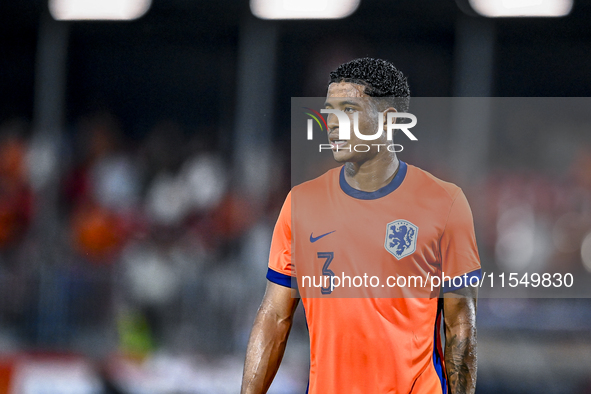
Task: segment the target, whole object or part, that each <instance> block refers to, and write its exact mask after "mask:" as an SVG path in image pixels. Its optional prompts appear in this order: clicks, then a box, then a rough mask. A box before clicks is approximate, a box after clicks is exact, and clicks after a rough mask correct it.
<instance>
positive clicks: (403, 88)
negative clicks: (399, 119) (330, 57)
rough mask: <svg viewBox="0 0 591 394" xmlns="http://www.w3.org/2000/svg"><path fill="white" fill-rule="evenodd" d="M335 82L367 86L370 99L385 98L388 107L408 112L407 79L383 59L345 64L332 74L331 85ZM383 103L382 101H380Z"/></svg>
mask: <svg viewBox="0 0 591 394" xmlns="http://www.w3.org/2000/svg"><path fill="white" fill-rule="evenodd" d="M334 82H337V83H338V82H350V83H356V84H359V85H363V86H365V92H364V93H365V94H367V95H368V96H370V97H385V98H387V99H386V100H385V102H386V103H387V104H388V105H394V108H396V110H397V111H398V112H407V111H408V107H409V104H410V89H409V87H408V81H407V80H406V77H405V76H404V75H403V74H402V72H401V71H400V70H398V69H397V68H396V67H394V65H393V64H392V63H390V62H389V61H386V60H382V59H374V58H371V57H365V58H360V59H355V60H351V61H350V62H347V63H343V64H341V65H340V66H339V67H337V69H336V70H334V71H332V72H331V73H330V81H329V83H328V84H329V85H330V84H331V83H334ZM380 101H381V100H380Z"/></svg>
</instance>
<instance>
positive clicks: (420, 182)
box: [407, 164, 462, 201]
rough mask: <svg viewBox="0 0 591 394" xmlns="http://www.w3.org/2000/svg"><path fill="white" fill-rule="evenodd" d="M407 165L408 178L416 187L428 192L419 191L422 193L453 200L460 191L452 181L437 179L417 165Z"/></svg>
mask: <svg viewBox="0 0 591 394" xmlns="http://www.w3.org/2000/svg"><path fill="white" fill-rule="evenodd" d="M407 166H408V175H407V176H409V180H410V181H411V182H412V183H413V184H415V186H416V187H420V188H421V190H423V191H428V193H421V194H423V195H424V194H427V195H430V196H432V197H438V198H442V197H443V198H449V199H450V201H453V200H455V198H456V197H457V196H458V195H459V194H460V193H461V192H462V189H461V188H460V187H459V186H457V185H456V184H454V183H451V182H447V181H444V180H442V179H439V178H437V177H436V176H435V175H433V174H431V173H430V172H428V171H425V170H423V169H422V168H419V167H417V166H414V165H411V164H407Z"/></svg>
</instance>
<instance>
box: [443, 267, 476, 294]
mask: <svg viewBox="0 0 591 394" xmlns="http://www.w3.org/2000/svg"><path fill="white" fill-rule="evenodd" d="M474 277H476V278H478V281H476V280H472V282H471V281H470V279H471V278H474ZM481 279H482V270H481V269H477V270H476V271H472V272H468V273H467V274H464V275H458V276H454V277H453V278H451V279H450V280H446V281H445V282H443V287H442V288H441V291H442V292H443V293H448V292H450V291H455V290H459V289H463V288H464V287H468V286H471V284H474V285H475V287H476V286H477V285H478V284H479V283H480V280H481Z"/></svg>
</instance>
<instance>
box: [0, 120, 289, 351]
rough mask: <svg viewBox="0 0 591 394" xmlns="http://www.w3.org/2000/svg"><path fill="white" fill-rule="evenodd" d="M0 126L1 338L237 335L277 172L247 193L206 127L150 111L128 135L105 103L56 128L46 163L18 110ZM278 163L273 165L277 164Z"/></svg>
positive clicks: (273, 211) (218, 346)
mask: <svg viewBox="0 0 591 394" xmlns="http://www.w3.org/2000/svg"><path fill="white" fill-rule="evenodd" d="M0 138H1V141H0V293H1V294H0V336H1V337H2V338H3V342H4V343H5V347H10V346H13V347H15V348H22V347H25V348H26V347H27V346H35V347H36V348H49V349H51V348H52V347H59V348H64V346H66V348H68V347H69V348H76V347H78V349H75V350H82V351H86V352H91V353H97V352H98V353H101V352H107V351H108V350H113V348H115V349H117V348H119V349H122V350H124V351H127V352H132V353H142V352H149V351H151V350H154V349H156V348H158V347H161V346H167V347H173V348H180V349H183V350H195V351H199V352H205V353H207V352H208V351H212V352H220V351H221V352H230V351H233V350H235V347H236V346H237V345H238V344H242V342H243V341H244V338H243V337H244V336H246V335H247V333H244V332H243V331H244V330H246V329H247V328H246V327H247V326H249V325H250V322H248V323H247V320H249V319H250V318H252V316H253V314H254V312H255V309H256V302H257V301H255V299H258V298H260V296H261V292H262V291H263V289H264V281H265V279H264V277H265V273H266V258H267V257H266V253H268V246H269V244H270V238H271V233H272V228H273V224H274V220H275V218H276V217H277V215H278V211H279V209H280V208H281V204H282V202H283V198H284V196H285V195H286V194H287V191H288V188H289V177H288V176H286V174H284V176H281V177H280V178H279V180H278V181H277V182H275V184H274V185H272V186H271V188H270V189H269V191H268V193H267V195H266V197H265V199H264V200H260V199H259V200H253V199H252V198H249V197H248V195H247V194H245V193H241V190H239V189H237V188H236V187H234V186H233V185H234V184H236V182H235V181H236V180H235V179H233V173H234V172H233V171H232V166H233V165H234V163H233V162H232V158H231V157H230V152H224V151H221V150H217V149H216V146H215V138H213V139H212V138H211V136H200V135H198V134H196V133H193V134H191V133H189V132H187V131H186V130H183V128H182V126H181V125H179V124H177V123H175V122H172V121H163V122H160V123H158V124H156V125H154V127H153V128H152V129H151V130H150V131H149V132H148V133H147V134H146V135H145V136H144V137H142V138H139V139H138V138H135V139H130V138H129V137H128V136H126V134H125V133H124V131H123V130H122V127H121V125H120V123H119V122H118V120H117V119H116V117H115V116H114V115H113V114H111V113H109V112H98V113H94V114H91V115H89V116H87V117H85V118H83V119H80V120H79V121H78V122H77V123H76V124H75V125H73V126H72V127H71V128H70V129H69V130H68V131H67V132H64V133H63V134H62V135H61V136H60V138H59V143H58V144H55V143H54V145H55V146H54V152H55V153H54V155H53V156H55V160H53V163H52V160H51V158H49V159H47V160H42V159H40V158H41V157H43V156H49V157H51V154H48V153H47V149H46V148H47V147H44V146H43V143H42V142H39V141H43V138H39V137H38V136H37V135H35V134H33V133H32V132H31V130H30V127H29V125H28V124H27V123H25V122H23V121H19V120H11V121H7V122H4V123H3V124H2V125H0ZM212 141H213V142H212ZM279 160H281V159H279ZM286 163H288V157H287V159H286V160H284V161H278V162H276V163H273V165H274V166H275V167H277V168H280V169H281V171H283V172H284V173H287V171H289V168H288V167H287V166H286ZM52 171H53V172H54V174H52ZM43 177H45V178H47V179H55V181H53V182H51V181H50V182H44V180H43ZM245 305H249V308H246V307H245ZM85 336H86V337H87V340H80V338H84V337H85ZM228 338H231V339H230V340H228ZM97 341H99V342H98V343H97ZM75 342H79V343H75ZM99 343H100V344H102V345H98V344H99ZM97 345H98V346H97ZM80 348H81V349H80ZM73 350H74V349H73Z"/></svg>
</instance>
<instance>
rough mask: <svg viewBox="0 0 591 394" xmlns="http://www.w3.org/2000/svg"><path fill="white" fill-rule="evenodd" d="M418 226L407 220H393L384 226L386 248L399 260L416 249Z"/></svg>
mask: <svg viewBox="0 0 591 394" xmlns="http://www.w3.org/2000/svg"><path fill="white" fill-rule="evenodd" d="M418 233H419V228H418V227H417V226H415V225H414V224H412V223H411V222H409V221H408V220H402V219H399V220H395V221H393V222H390V223H388V226H387V227H386V244H385V245H384V246H385V247H386V250H387V251H388V252H390V253H391V254H392V255H393V256H394V257H396V258H397V259H398V260H400V259H401V258H403V257H406V256H408V255H411V254H413V253H414V251H415V250H416V249H417V234H418Z"/></svg>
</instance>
